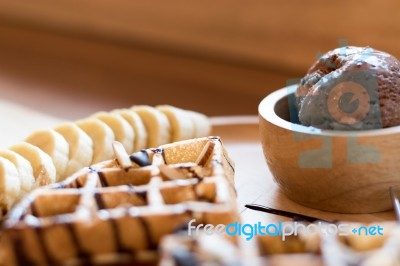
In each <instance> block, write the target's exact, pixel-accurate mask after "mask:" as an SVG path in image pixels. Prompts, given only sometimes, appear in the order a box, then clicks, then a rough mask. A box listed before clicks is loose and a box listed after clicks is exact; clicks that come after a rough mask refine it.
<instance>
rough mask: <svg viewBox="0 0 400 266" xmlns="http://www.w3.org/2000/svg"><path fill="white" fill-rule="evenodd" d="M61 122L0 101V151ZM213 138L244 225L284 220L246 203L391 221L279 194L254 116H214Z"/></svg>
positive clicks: (387, 215)
mask: <svg viewBox="0 0 400 266" xmlns="http://www.w3.org/2000/svg"><path fill="white" fill-rule="evenodd" d="M62 121H63V120H62V119H59V118H56V117H53V116H51V115H47V114H43V113H40V112H38V111H35V110H32V109H28V108H25V107H23V106H20V105H17V104H14V103H11V102H7V101H4V100H0V125H1V127H0V132H1V138H0V148H6V147H8V146H9V145H12V144H15V143H17V142H19V141H21V140H23V139H24V138H25V137H26V136H27V135H28V134H30V133H31V132H33V131H34V130H37V129H41V128H48V127H53V126H55V125H57V124H58V123H60V122H62ZM212 123H213V125H214V126H213V132H212V134H213V135H219V136H221V137H222V140H223V142H224V144H225V145H226V147H227V150H228V152H229V154H230V156H231V157H232V159H233V160H234V161H235V164H236V176H235V182H236V184H235V185H236V189H237V192H238V206H239V211H240V212H241V214H242V219H243V220H244V221H246V222H258V221H263V222H277V221H286V220H288V219H287V218H284V217H281V216H276V215H269V214H263V213H260V212H256V211H252V210H248V209H246V208H245V207H244V205H245V204H248V203H257V204H262V205H265V206H268V207H272V208H277V209H281V210H287V211H292V212H296V213H300V214H306V215H310V216H314V217H318V218H323V219H329V220H343V221H356V222H378V221H383V220H394V219H395V216H394V213H393V212H392V211H389V212H382V213H375V214H362V215H348V214H338V213H329V212H323V211H318V210H314V209H310V208H307V207H304V206H301V205H299V204H297V203H295V202H293V201H291V200H289V199H288V198H286V197H285V195H283V194H282V192H281V191H280V190H279V189H278V188H277V186H276V184H275V183H274V181H273V177H272V175H271V173H270V172H269V170H268V167H267V166H266V163H265V161H264V157H263V154H262V148H261V144H260V142H259V134H258V119H257V117H256V116H239V117H238V116H234V117H213V118H212Z"/></svg>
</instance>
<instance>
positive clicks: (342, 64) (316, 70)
mask: <svg viewBox="0 0 400 266" xmlns="http://www.w3.org/2000/svg"><path fill="white" fill-rule="evenodd" d="M295 96H296V106H297V109H298V116H299V121H300V123H301V124H302V125H305V126H313V127H316V128H321V129H335V130H366V129H378V128H386V127H392V126H397V125H400V105H399V104H400V63H399V61H398V60H397V59H396V58H395V57H393V56H392V55H390V54H388V53H385V52H382V51H378V50H375V49H372V48H370V47H354V46H346V47H340V48H337V49H335V50H332V51H329V52H328V53H326V54H324V55H323V56H322V57H320V58H319V59H318V60H317V61H316V62H315V63H314V64H313V65H312V66H311V68H310V69H309V70H308V72H307V74H306V76H305V77H304V78H302V79H301V81H300V84H299V86H298V88H297V90H296V95H295Z"/></svg>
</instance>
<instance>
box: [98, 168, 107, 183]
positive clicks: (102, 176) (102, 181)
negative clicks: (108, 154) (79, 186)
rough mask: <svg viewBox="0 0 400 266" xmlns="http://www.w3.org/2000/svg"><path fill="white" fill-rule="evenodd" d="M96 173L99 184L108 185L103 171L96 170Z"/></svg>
mask: <svg viewBox="0 0 400 266" xmlns="http://www.w3.org/2000/svg"><path fill="white" fill-rule="evenodd" d="M97 175H98V176H99V180H100V183H101V186H102V187H108V182H107V179H106V176H105V175H104V173H103V172H101V171H99V172H97Z"/></svg>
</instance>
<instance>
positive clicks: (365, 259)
mask: <svg viewBox="0 0 400 266" xmlns="http://www.w3.org/2000/svg"><path fill="white" fill-rule="evenodd" d="M349 225H350V227H351V228H353V227H356V228H357V227H360V226H362V225H361V224H353V223H351V224H349ZM366 226H367V227H369V226H370V225H366ZM380 226H381V227H382V228H384V232H385V233H384V235H383V236H377V235H375V236H371V235H369V236H365V235H356V234H349V235H347V236H333V235H330V236H328V235H326V234H323V233H321V234H311V235H306V234H300V235H296V236H289V237H287V238H286V239H285V241H282V237H281V236H260V237H257V238H255V239H254V240H255V244H256V245H255V247H256V248H257V249H258V252H257V254H254V253H252V256H246V252H245V245H243V242H242V245H241V246H235V245H232V244H231V243H229V242H227V241H226V240H224V239H223V238H221V237H220V236H218V235H212V236H209V235H204V234H203V235H199V236H195V237H193V236H192V237H191V236H188V234H174V235H169V236H167V237H165V238H164V239H163V241H162V243H161V254H162V259H161V262H160V266H182V265H188V266H189V265H191V266H193V265H207V266H213V265H219V266H221V265H225V266H229V265H260V266H261V265H263V266H270V265H271V266H288V265H297V266H352V265H358V266H375V265H379V266H394V265H400V226H399V225H397V224H396V223H394V222H384V223H380ZM215 243H217V245H219V246H223V248H218V249H216V248H215ZM213 247H214V248H213Z"/></svg>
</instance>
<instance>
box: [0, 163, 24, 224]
mask: <svg viewBox="0 0 400 266" xmlns="http://www.w3.org/2000/svg"><path fill="white" fill-rule="evenodd" d="M20 189H21V183H20V181H19V177H18V171H17V168H16V167H15V165H14V164H13V163H12V162H10V161H9V160H7V159H5V158H0V218H2V217H4V215H5V214H6V213H7V211H8V210H9V209H10V208H11V206H12V205H13V204H14V202H15V201H16V200H18V198H19V196H20Z"/></svg>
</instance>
